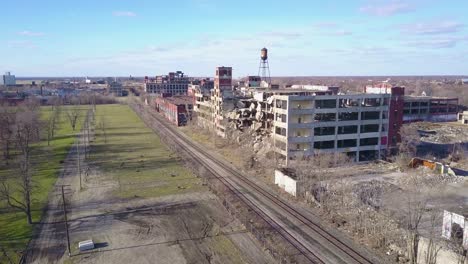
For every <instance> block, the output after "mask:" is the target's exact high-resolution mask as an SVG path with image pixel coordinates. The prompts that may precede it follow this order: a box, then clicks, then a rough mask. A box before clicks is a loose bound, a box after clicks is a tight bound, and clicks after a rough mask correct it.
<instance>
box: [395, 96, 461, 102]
mask: <svg viewBox="0 0 468 264" xmlns="http://www.w3.org/2000/svg"><path fill="white" fill-rule="evenodd" d="M404 99H405V100H408V101H427V100H458V98H457V97H440V96H424V95H405V97H404Z"/></svg>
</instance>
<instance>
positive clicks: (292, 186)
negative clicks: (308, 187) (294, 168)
mask: <svg viewBox="0 0 468 264" xmlns="http://www.w3.org/2000/svg"><path fill="white" fill-rule="evenodd" d="M275 184H276V185H278V186H279V187H280V188H281V189H283V190H285V191H286V192H287V193H289V194H291V195H292V196H296V195H297V180H295V179H293V178H291V177H289V176H288V175H285V174H284V173H283V172H281V171H279V170H275Z"/></svg>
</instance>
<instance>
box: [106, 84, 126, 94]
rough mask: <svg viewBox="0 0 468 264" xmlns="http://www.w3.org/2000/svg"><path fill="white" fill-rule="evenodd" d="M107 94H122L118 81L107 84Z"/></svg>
mask: <svg viewBox="0 0 468 264" xmlns="http://www.w3.org/2000/svg"><path fill="white" fill-rule="evenodd" d="M107 88H108V89H109V94H113V95H114V96H123V85H122V84H121V83H120V82H116V81H113V82H111V83H109V84H108V85H107Z"/></svg>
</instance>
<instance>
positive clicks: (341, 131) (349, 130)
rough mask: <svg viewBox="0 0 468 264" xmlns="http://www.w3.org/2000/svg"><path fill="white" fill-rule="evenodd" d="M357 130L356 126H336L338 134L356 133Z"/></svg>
mask: <svg viewBox="0 0 468 264" xmlns="http://www.w3.org/2000/svg"><path fill="white" fill-rule="evenodd" d="M357 132H358V126H340V127H338V134H339V135H344V134H356V133H357Z"/></svg>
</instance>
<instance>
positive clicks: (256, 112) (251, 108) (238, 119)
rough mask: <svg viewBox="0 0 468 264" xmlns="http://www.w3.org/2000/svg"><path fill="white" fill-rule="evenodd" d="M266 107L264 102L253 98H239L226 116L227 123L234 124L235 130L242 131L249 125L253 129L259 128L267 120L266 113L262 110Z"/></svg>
mask: <svg viewBox="0 0 468 264" xmlns="http://www.w3.org/2000/svg"><path fill="white" fill-rule="evenodd" d="M266 107H267V106H266V104H265V103H263V102H259V101H256V100H253V99H244V100H239V101H237V102H236V103H235V104H234V108H233V109H232V110H231V111H229V112H228V113H227V114H226V116H227V119H228V121H229V123H232V124H234V125H235V129H237V130H240V131H244V129H247V128H251V127H253V129H254V130H259V129H261V128H262V127H263V126H265V125H266V122H267V121H268V118H267V114H266V113H265V111H262V110H264V109H265V108H266Z"/></svg>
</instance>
